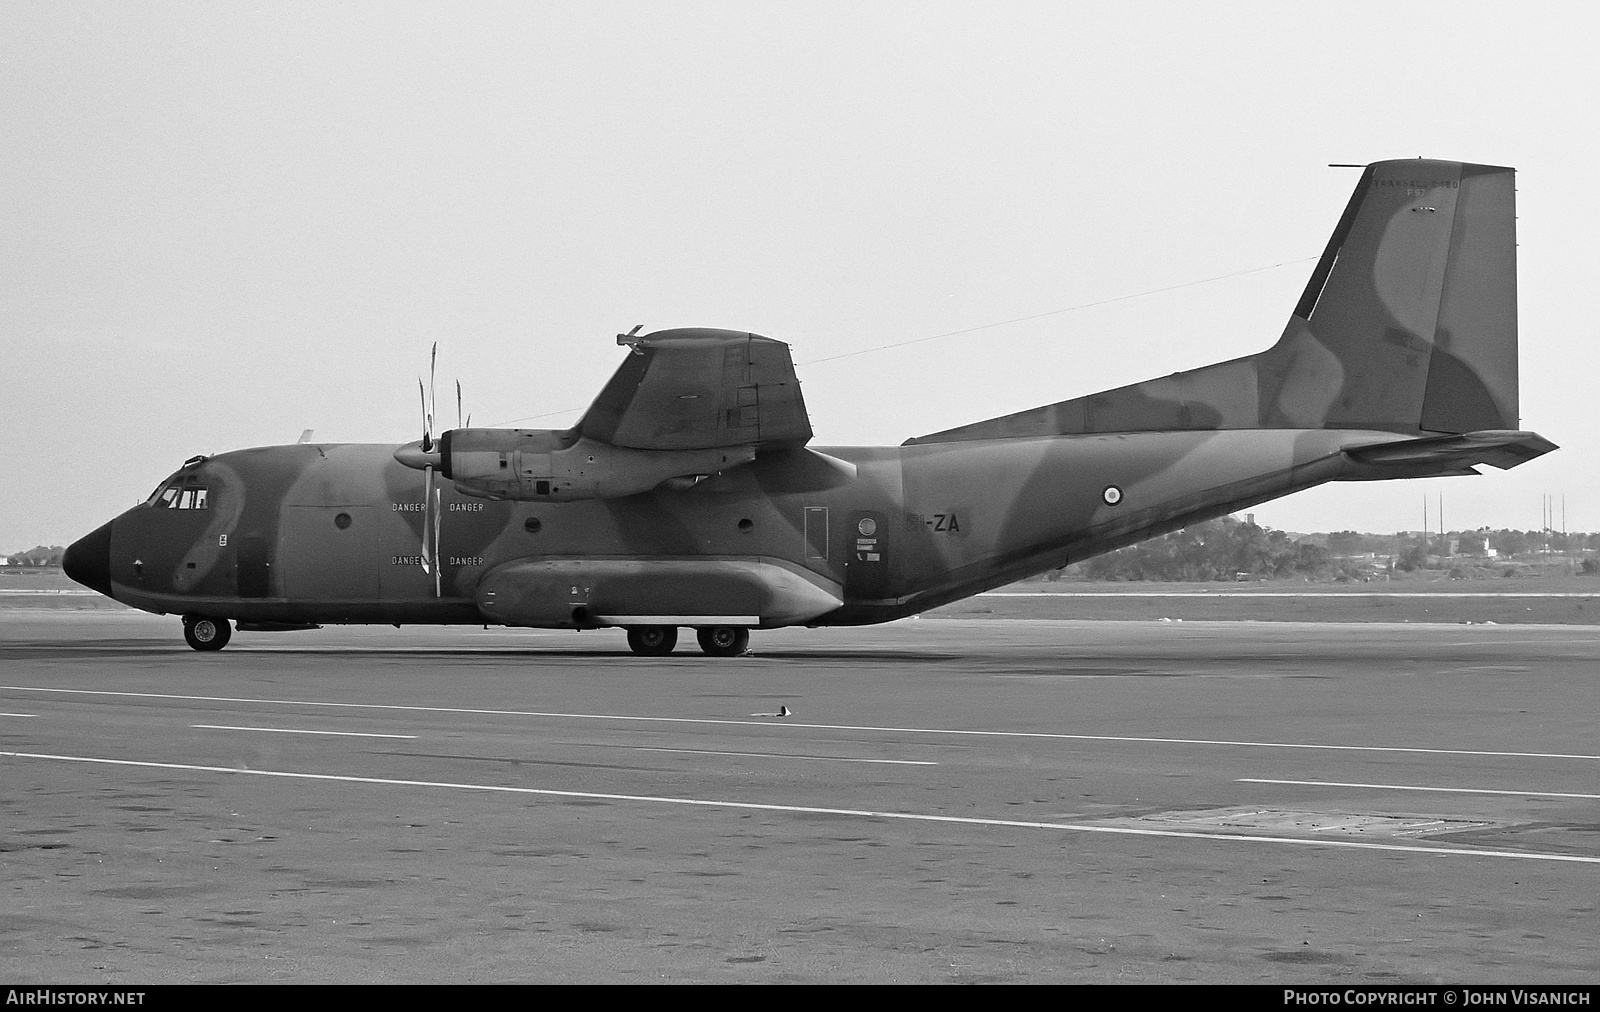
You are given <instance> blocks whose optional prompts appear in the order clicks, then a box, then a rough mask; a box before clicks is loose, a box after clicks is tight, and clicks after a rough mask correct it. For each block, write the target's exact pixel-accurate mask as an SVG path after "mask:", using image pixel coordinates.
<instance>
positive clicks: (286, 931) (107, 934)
mask: <svg viewBox="0 0 1600 1012" xmlns="http://www.w3.org/2000/svg"><path fill="white" fill-rule="evenodd" d="M752 645H753V647H754V653H753V654H751V655H749V656H746V657H742V658H735V659H727V660H718V659H713V658H707V657H704V656H702V655H701V654H700V653H699V652H698V650H697V649H696V648H695V647H694V644H693V641H692V637H689V638H688V642H686V643H683V644H681V645H680V647H679V652H678V653H677V654H675V655H673V656H671V657H667V658H656V659H646V658H638V657H634V656H632V655H630V654H629V653H628V652H627V649H626V646H625V644H624V642H623V636H622V633H621V632H620V631H600V632H586V633H581V634H579V633H570V632H535V631H526V630H501V629H495V630H483V629H478V628H457V629H422V628H407V629H403V630H395V629H392V628H388V627H382V628H329V629H323V630H319V631H315V632H295V633H238V634H236V635H235V637H234V640H233V643H232V645H230V646H229V647H228V648H227V649H226V650H224V651H222V652H221V653H217V654H200V653H195V652H193V651H191V650H189V649H188V648H187V647H186V646H185V645H184V644H183V641H182V638H181V632H180V629H179V626H178V622H177V620H176V619H173V618H155V617H152V616H146V615H142V614H137V613H117V612H82V613H70V612H45V611H0V672H3V674H0V686H3V687H0V753H4V754H3V755H0V813H3V814H0V862H3V867H4V869H5V875H4V878H3V882H0V976H3V977H4V978H5V979H6V980H8V981H12V982H16V983H23V982H29V983H39V982H74V983H99V982H107V983H111V984H114V985H131V984H137V983H157V982H188V981H193V982H267V981H285V982H316V981H329V982H336V981H347V982H368V981H370V982H411V981H429V982H499V981H540V982H577V981H686V982H716V981H728V982H747V981H765V982H788V981H796V982H799V981H817V982H823V981H827V982H834V981H840V982H843V981H861V982H866V981H872V982H888V981H903V982H930V981H967V982H978V981H997V982H998V981H1019V982H1059V981H1073V982H1150V983H1158V982H1161V983H1164V982H1187V981H1200V982H1263V983H1326V984H1334V985H1339V986H1341V987H1359V986H1361V985H1363V984H1393V983H1408V982H1482V983H1515V982H1526V983H1540V984H1553V983H1593V982H1594V981H1595V979H1596V977H1597V975H1600V941H1597V939H1600V915H1597V909H1596V908H1597V902H1600V901H1597V899H1596V896H1597V894H1600V775H1597V774H1600V739H1597V735H1596V733H1595V731H1596V716H1597V707H1596V702H1595V700H1596V694H1595V684H1596V678H1597V674H1600V669H1597V665H1596V663H1595V658H1596V655H1597V651H1600V630H1596V629H1594V628H1592V627H1584V626H1514V627H1508V626H1447V625H1428V626H1422V625H1393V624H1391V625H1382V624H1371V625H1331V624H1330V625H1316V624H1309V623H1271V624H1267V623H1245V622H1206V623H1157V622H1088V621H1005V620H994V619H989V620H984V619H971V620H967V619H945V620H936V619H925V620H921V621H906V622H900V623H895V624H892V625H888V626H883V627H877V628H867V629H837V630H781V631H775V632H766V633H762V632H758V633H756V634H755V635H754V636H753V638H752ZM785 706H786V707H788V708H789V710H790V711H792V713H791V715H790V716H788V717H776V716H773V714H776V713H778V712H779V709H780V707H785Z"/></svg>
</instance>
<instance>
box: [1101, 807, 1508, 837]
mask: <svg viewBox="0 0 1600 1012" xmlns="http://www.w3.org/2000/svg"><path fill="white" fill-rule="evenodd" d="M1100 824H1101V825H1119V826H1137V827H1140V828H1145V829H1181V830H1184V831H1186V832H1190V833H1205V832H1212V833H1265V834H1271V835H1274V836H1354V837H1368V838H1371V837H1377V836H1383V837H1419V836H1433V835H1436V834H1439V833H1462V832H1467V831H1469V830H1478V829H1494V828H1499V827H1503V826H1505V825H1506V823H1499V822H1494V821H1492V820H1487V819H1451V818H1444V817H1441V816H1437V815H1373V814H1370V813H1365V812H1308V811H1302V810H1290V809H1283V808H1256V807H1248V808H1208V809H1202V810H1200V811H1191V812H1156V813H1154V814H1152V815H1141V816H1137V817H1135V818H1124V819H1108V820H1103V821H1100Z"/></svg>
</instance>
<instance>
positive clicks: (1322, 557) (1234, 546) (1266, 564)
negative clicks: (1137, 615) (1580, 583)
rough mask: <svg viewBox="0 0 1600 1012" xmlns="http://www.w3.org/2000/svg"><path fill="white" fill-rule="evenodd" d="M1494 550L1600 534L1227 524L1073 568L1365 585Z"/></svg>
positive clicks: (1586, 547)
mask: <svg viewBox="0 0 1600 1012" xmlns="http://www.w3.org/2000/svg"><path fill="white" fill-rule="evenodd" d="M1490 548H1492V549H1494V552H1495V555H1496V557H1497V558H1499V559H1504V560H1509V561H1515V560H1518V559H1521V560H1525V561H1527V560H1534V559H1537V558H1539V557H1541V556H1546V555H1550V554H1559V555H1572V554H1576V553H1583V552H1600V534H1562V533H1558V532H1553V531H1515V530H1498V531H1496V530H1490V529H1488V528H1482V529H1479V530H1475V531H1452V532H1449V533H1444V534H1433V533H1429V534H1426V535H1424V534H1422V533H1419V532H1408V533H1401V534H1360V533H1357V532H1356V531H1334V532H1333V533H1331V534H1308V535H1301V536H1294V535H1290V534H1288V533H1286V532H1284V531H1274V530H1268V529H1266V528H1264V527H1257V526H1256V525H1255V524H1250V523H1245V522H1243V521H1240V520H1237V519H1235V518H1234V517H1223V518H1222V519H1220V520H1208V521H1206V522H1205V523H1200V524H1194V525H1192V526H1190V527H1186V528H1184V529H1183V530H1181V531H1177V532H1175V533H1172V534H1167V535H1165V536H1163V537H1159V538H1154V539H1152V540H1150V541H1146V542H1143V543H1141V544H1137V545H1131V546H1129V547H1127V548H1123V549H1120V550H1118V551H1115V552H1111V553H1109V554H1106V555H1101V556H1098V557H1097V558H1094V559H1090V560H1089V561H1088V562H1085V563H1082V564H1081V565H1080V566H1077V567H1073V568H1074V569H1076V570H1077V571H1079V572H1081V573H1082V574H1083V575H1084V576H1086V577H1088V578H1089V579H1091V580H1169V581H1183V580H1237V579H1284V578H1301V579H1307V580H1364V579H1370V578H1372V577H1373V576H1374V575H1381V574H1382V573H1385V572H1389V571H1391V570H1393V571H1399V572H1412V571H1414V570H1418V569H1428V568H1452V567H1454V566H1457V565H1458V564H1461V563H1470V562H1471V560H1473V559H1479V560H1482V562H1483V563H1487V561H1488V558H1487V556H1488V549H1490ZM1580 571H1581V572H1583V573H1587V574H1600V559H1596V558H1592V557H1591V558H1586V559H1583V560H1582V561H1581V565H1580Z"/></svg>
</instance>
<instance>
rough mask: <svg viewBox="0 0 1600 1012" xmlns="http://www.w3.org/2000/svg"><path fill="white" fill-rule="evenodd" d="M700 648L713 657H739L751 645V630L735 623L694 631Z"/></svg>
mask: <svg viewBox="0 0 1600 1012" xmlns="http://www.w3.org/2000/svg"><path fill="white" fill-rule="evenodd" d="M694 635H695V639H698V640H699V641H700V649H701V650H704V651H705V652H706V653H708V654H710V655H711V656H712V657H738V656H739V655H740V654H742V653H744V651H745V648H746V647H748V646H749V645H750V630H748V629H745V628H742V627H740V626H734V625H714V626H707V627H706V628H704V629H696V630H695V631H694Z"/></svg>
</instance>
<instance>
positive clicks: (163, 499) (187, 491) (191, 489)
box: [150, 485, 211, 510]
mask: <svg viewBox="0 0 1600 1012" xmlns="http://www.w3.org/2000/svg"><path fill="white" fill-rule="evenodd" d="M150 502H151V505H153V506H154V507H155V508H156V509H169V510H203V509H210V508H211V507H210V496H209V495H208V494H207V490H206V489H205V488H202V487H201V486H199V485H187V486H178V485H163V486H162V487H161V488H158V489H156V493H155V495H153V496H151V497H150Z"/></svg>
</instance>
